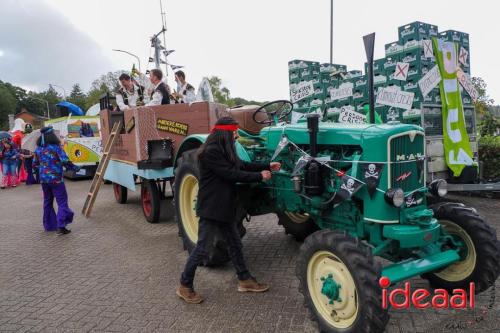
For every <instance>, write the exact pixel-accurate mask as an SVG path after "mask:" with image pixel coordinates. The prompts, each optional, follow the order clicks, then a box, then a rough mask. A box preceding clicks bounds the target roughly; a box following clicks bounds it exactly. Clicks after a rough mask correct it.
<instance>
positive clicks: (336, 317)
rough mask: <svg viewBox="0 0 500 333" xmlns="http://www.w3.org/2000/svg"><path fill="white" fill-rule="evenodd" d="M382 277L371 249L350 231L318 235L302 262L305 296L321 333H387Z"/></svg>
mask: <svg viewBox="0 0 500 333" xmlns="http://www.w3.org/2000/svg"><path fill="white" fill-rule="evenodd" d="M381 272H382V266H381V265H380V263H378V262H376V261H375V259H374V257H373V255H372V253H371V251H370V249H369V248H368V247H367V246H366V245H364V244H362V243H361V242H360V241H359V240H358V239H356V238H353V237H351V236H349V235H348V234H347V233H345V232H339V231H331V230H321V231H317V232H315V233H313V234H312V235H310V236H309V237H307V238H306V240H305V242H304V244H302V246H301V248H300V252H299V256H298V258H297V267H296V274H297V277H298V279H299V288H300V292H301V293H302V294H303V295H304V302H305V306H307V307H308V308H309V309H310V310H311V314H312V317H313V318H312V319H313V320H316V321H317V322H318V326H319V330H320V331H321V332H339V333H340V332H342V333H368V332H375V333H377V332H383V331H384V328H385V326H386V324H387V322H388V321H389V315H388V313H387V309H383V308H382V304H381V299H382V289H381V288H380V286H379V284H378V280H379V278H380V276H381Z"/></svg>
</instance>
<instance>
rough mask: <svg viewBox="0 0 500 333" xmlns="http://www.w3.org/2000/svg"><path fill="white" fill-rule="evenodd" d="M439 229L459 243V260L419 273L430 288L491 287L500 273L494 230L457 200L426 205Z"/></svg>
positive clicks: (499, 259) (484, 288) (498, 249)
mask: <svg viewBox="0 0 500 333" xmlns="http://www.w3.org/2000/svg"><path fill="white" fill-rule="evenodd" d="M430 208H431V209H432V210H433V211H434V216H435V217H436V218H437V219H438V221H439V223H440V224H441V226H442V227H443V229H444V230H445V231H446V232H447V233H448V234H449V235H450V236H452V237H453V239H454V241H455V242H459V243H461V244H463V248H462V250H461V251H460V254H461V257H462V260H461V261H458V262H456V263H454V264H452V265H450V266H448V267H446V268H444V269H441V270H439V271H436V272H433V273H427V274H424V275H422V277H423V278H425V279H427V280H429V283H430V285H431V287H432V288H443V289H446V290H448V291H450V292H452V291H453V289H457V288H462V289H466V290H467V288H469V284H470V283H471V282H473V283H474V284H475V290H476V293H479V292H481V291H484V290H486V289H488V288H489V287H491V286H492V285H493V284H494V283H495V281H496V279H497V278H498V276H499V273H500V246H499V244H500V243H499V242H498V240H497V237H496V233H495V231H494V230H493V229H492V228H491V227H490V226H489V225H488V223H486V221H484V219H483V218H482V217H481V216H479V215H478V214H477V213H476V212H475V210H474V209H472V208H469V207H466V206H464V205H463V204H459V203H450V202H448V203H440V204H436V205H434V206H431V207H430Z"/></svg>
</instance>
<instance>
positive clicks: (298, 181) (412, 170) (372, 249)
mask: <svg viewBox="0 0 500 333" xmlns="http://www.w3.org/2000/svg"><path fill="white" fill-rule="evenodd" d="M292 108H293V105H292V104H291V103H290V102H288V101H276V102H272V103H269V104H267V105H264V106H262V107H260V108H259V109H257V110H256V111H254V114H253V118H254V120H256V121H257V122H261V123H262V122H264V123H266V125H267V126H266V127H264V128H262V129H261V130H260V132H259V133H258V134H257V135H255V134H249V133H247V132H245V131H243V130H240V140H239V142H238V143H237V151H238V154H239V156H240V158H241V159H242V160H245V161H265V162H269V161H271V160H272V159H273V160H274V161H280V162H281V163H282V168H281V170H280V171H278V172H274V173H273V178H272V180H270V181H269V182H267V183H260V184H252V185H244V184H242V185H240V191H239V197H238V198H237V200H238V202H239V210H240V212H239V214H238V216H239V217H238V221H237V222H238V223H239V225H240V229H241V233H242V235H243V234H244V228H243V226H242V221H243V220H244V219H245V218H248V217H250V216H255V215H262V214H268V213H275V214H277V215H278V217H279V221H280V224H282V225H283V227H284V228H285V230H286V231H287V233H290V234H292V235H293V236H295V237H296V238H297V239H305V241H304V243H303V245H302V246H301V248H300V253H299V257H298V259H297V266H296V274H297V277H298V279H299V281H300V292H301V293H303V295H304V298H305V303H306V305H307V307H309V309H310V310H311V312H312V314H313V317H314V319H315V320H316V321H317V322H318V325H319V328H320V331H322V332H382V331H383V330H384V328H385V326H386V324H387V322H388V320H389V316H388V312H387V311H388V310H387V309H385V308H383V307H382V288H381V286H380V285H379V279H380V278H381V277H387V278H388V279H389V280H390V282H391V283H393V284H394V283H397V282H400V281H403V280H407V279H409V278H412V277H415V276H418V275H420V276H422V277H423V278H424V279H427V280H428V281H429V283H430V286H431V287H432V288H444V289H446V290H448V291H450V292H451V291H452V290H453V289H456V288H463V289H465V290H468V288H469V284H470V283H471V282H473V283H475V290H476V292H481V291H484V290H486V289H487V288H489V287H491V286H492V285H493V284H494V283H495V280H496V279H497V277H498V275H499V271H500V269H499V267H500V260H499V257H500V247H499V243H498V241H497V237H496V233H495V231H494V230H493V228H492V227H491V226H489V225H488V223H487V222H486V221H484V220H483V218H482V217H480V216H479V215H478V214H477V213H476V210H475V209H474V208H469V207H466V206H464V205H463V204H459V203H451V202H442V200H441V201H439V200H436V201H438V203H436V204H433V205H428V198H429V197H431V196H434V197H442V196H444V195H446V182H445V181H442V180H437V181H433V182H432V183H430V185H427V183H426V179H425V177H426V176H425V175H426V172H425V137H424V132H423V130H422V128H421V127H419V126H415V125H408V124H400V123H396V122H394V123H392V124H380V125H375V124H339V123H330V122H321V121H319V118H318V117H319V116H318V115H316V114H311V115H308V116H307V119H305V121H303V122H299V123H297V124H289V123H287V122H286V121H285V120H286V119H288V115H289V113H290V112H291V110H292ZM262 113H264V114H265V115H266V116H267V117H265V120H259V119H262V118H259V116H261V115H262ZM205 138H206V136H203V135H196V136H191V137H188V138H187V139H186V140H185V141H184V142H183V143H182V144H181V146H180V147H179V150H178V155H177V156H178V157H177V162H176V170H175V176H176V179H175V205H176V210H177V218H178V223H179V232H180V234H181V236H182V237H183V241H184V245H185V248H186V249H187V250H189V251H190V250H191V249H192V248H193V247H194V245H195V243H196V240H197V230H198V218H197V216H196V213H195V205H196V197H197V192H198V176H199V172H198V166H197V162H196V160H195V155H194V152H195V151H196V149H197V147H199V146H200V145H201V144H202V143H203V141H204V139H205ZM221 204H222V203H221ZM212 245H213V246H212V247H211V249H210V251H209V255H208V257H207V259H206V264H208V265H215V264H220V263H222V262H225V261H227V260H228V257H227V247H226V245H225V244H224V242H223V241H221V240H220V239H217V236H215V237H214V239H213V242H212ZM375 257H381V258H383V259H385V261H384V262H387V261H390V262H391V264H389V265H385V266H382V264H381V263H380V260H376V259H375Z"/></svg>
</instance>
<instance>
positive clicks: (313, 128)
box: [306, 113, 319, 157]
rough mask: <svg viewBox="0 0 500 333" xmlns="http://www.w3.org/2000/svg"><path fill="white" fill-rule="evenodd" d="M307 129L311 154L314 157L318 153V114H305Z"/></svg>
mask: <svg viewBox="0 0 500 333" xmlns="http://www.w3.org/2000/svg"><path fill="white" fill-rule="evenodd" d="M306 119H307V131H308V132H309V146H310V149H311V156H312V157H316V155H317V154H318V123H319V114H317V113H310V114H308V115H306Z"/></svg>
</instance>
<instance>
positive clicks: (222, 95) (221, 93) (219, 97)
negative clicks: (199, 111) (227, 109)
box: [208, 76, 263, 106]
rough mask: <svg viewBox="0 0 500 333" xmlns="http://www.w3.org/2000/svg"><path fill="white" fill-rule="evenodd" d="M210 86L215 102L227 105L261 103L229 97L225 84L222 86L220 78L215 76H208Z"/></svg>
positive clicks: (229, 93)
mask: <svg viewBox="0 0 500 333" xmlns="http://www.w3.org/2000/svg"><path fill="white" fill-rule="evenodd" d="M208 82H209V83H210V87H211V88H212V95H213V96H214V100H215V101H216V102H217V103H222V104H226V105H227V106H235V105H261V104H263V103H261V102H256V101H251V100H250V101H249V100H246V99H244V98H241V97H235V98H231V92H230V91H229V89H228V88H227V87H225V86H222V80H221V79H220V78H219V77H217V76H211V77H209V78H208Z"/></svg>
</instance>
